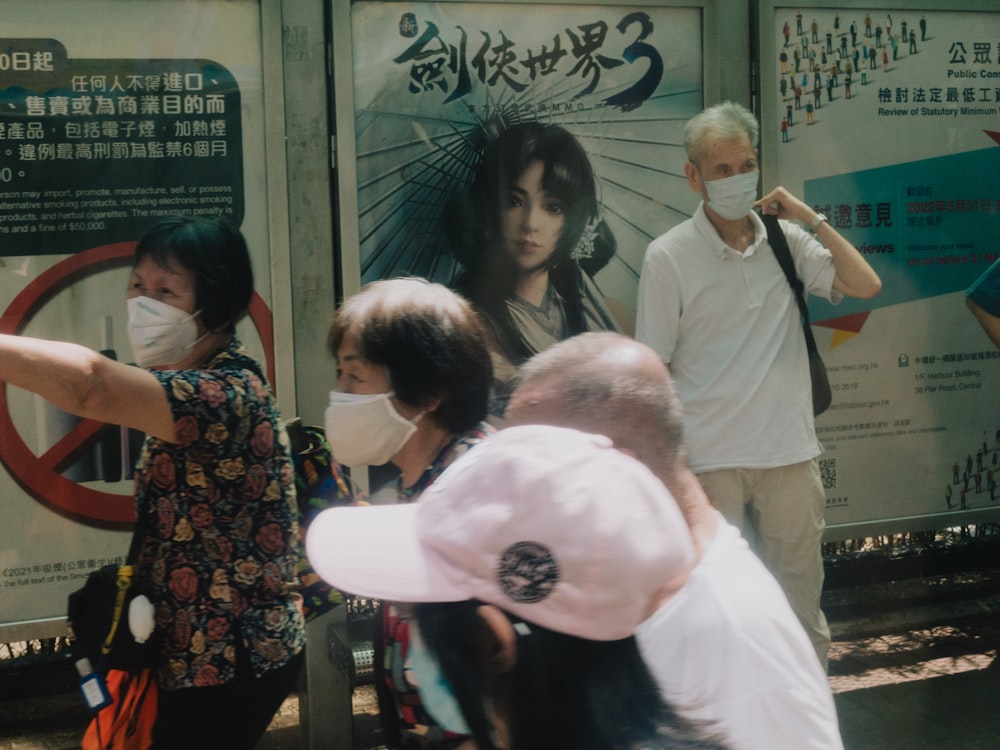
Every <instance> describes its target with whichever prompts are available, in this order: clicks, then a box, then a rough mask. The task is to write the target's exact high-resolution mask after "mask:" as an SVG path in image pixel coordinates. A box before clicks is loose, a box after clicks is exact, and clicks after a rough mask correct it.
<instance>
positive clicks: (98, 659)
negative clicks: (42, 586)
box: [67, 512, 156, 674]
mask: <svg viewBox="0 0 1000 750" xmlns="http://www.w3.org/2000/svg"><path fill="white" fill-rule="evenodd" d="M146 515H147V513H145V512H141V513H139V517H138V518H137V519H136V524H135V529H134V530H133V532H132V542H131V544H130V545H129V551H128V557H127V558H126V560H125V564H124V565H114V564H112V565H105V566H104V567H102V568H98V569H97V570H95V571H93V572H92V573H90V575H88V576H87V581H86V583H85V584H84V585H83V588H80V589H77V590H76V591H74V592H73V593H72V594H70V595H69V599H68V601H67V620H68V621H69V625H70V628H71V629H72V631H73V640H72V641H71V643H70V650H71V652H72V654H73V659H74V661H76V660H79V659H81V658H83V657H86V658H87V659H89V660H90V663H91V665H92V666H93V668H94V670H95V671H97V672H98V673H99V674H106V673H107V671H108V670H109V669H120V670H124V671H127V672H138V671H140V670H142V669H144V668H146V667H149V666H152V665H153V663H154V660H155V658H156V652H155V647H154V646H153V644H152V642H151V641H152V640H153V639H152V638H150V640H148V641H146V642H144V643H138V642H136V640H135V639H134V638H133V637H132V633H131V632H130V630H129V625H128V608H129V604H130V603H131V601H132V599H134V598H135V596H136V595H137V594H138V593H139V592H138V585H137V578H138V562H139V547H140V546H141V544H142V537H143V535H144V533H145V531H144V530H145V527H146Z"/></svg>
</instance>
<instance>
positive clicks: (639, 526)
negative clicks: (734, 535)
mask: <svg viewBox="0 0 1000 750" xmlns="http://www.w3.org/2000/svg"><path fill="white" fill-rule="evenodd" d="M306 553H307V555H308V557H309V560H310V562H311V563H312V565H313V567H314V568H315V570H316V572H317V573H319V575H320V576H322V577H323V578H324V579H325V580H326V581H328V582H329V583H331V584H332V585H334V586H336V587H338V588H340V589H341V590H343V591H346V592H349V593H352V594H355V595H359V596H366V597H373V598H376V599H385V600H389V601H398V602H454V601H465V600H468V599H477V600H479V601H483V602H487V603H490V604H494V605H496V606H497V607H499V608H501V609H503V610H505V611H507V612H509V613H511V614H513V615H515V616H518V617H521V618H523V619H525V620H527V621H529V622H533V623H536V624H538V625H541V626H542V627H546V628H549V629H550V630H555V631H558V632H562V633H568V634H570V635H575V636H578V637H581V638H587V639H590V640H601V641H607V640H617V639H619V638H625V637H627V636H629V635H631V634H632V632H633V631H634V630H635V627H636V626H637V625H638V624H639V623H640V622H642V621H643V620H644V619H646V617H647V616H648V615H649V614H650V613H651V612H652V610H653V608H654V607H655V606H656V604H657V599H658V594H659V592H660V591H662V590H663V589H664V588H665V587H666V585H667V584H668V582H670V581H671V580H672V579H675V578H676V577H677V576H679V575H680V574H682V573H684V572H685V571H686V570H688V568H690V566H691V565H692V564H693V563H694V548H693V544H692V540H691V534H690V532H689V530H688V527H687V524H686V523H685V521H684V517H683V516H682V515H681V512H680V509H679V508H678V507H677V504H676V502H675V501H674V499H673V497H672V496H671V495H670V493H669V492H668V491H667V489H666V488H665V487H664V486H663V483H662V482H660V480H659V479H657V478H656V477H655V476H654V475H653V474H652V472H650V471H649V469H647V468H646V467H645V466H644V465H642V464H641V463H639V462H638V461H636V460H635V459H633V458H631V457H629V456H627V455H625V454H624V453H622V452H621V451H619V450H617V449H615V447H614V446H613V445H612V443H611V441H610V440H609V439H608V438H606V437H604V436H602V435H592V434H588V433H584V432H578V431H576V430H570V429H566V428H563V427H550V426H542V425H525V426H520V427H510V428H507V429H504V430H501V431H500V432H498V433H497V434H496V435H494V436H492V437H490V438H489V439H488V440H486V441H485V442H483V443H482V444H481V445H479V446H477V447H475V448H473V449H472V450H470V451H469V452H468V453H466V454H464V455H463V456H462V457H461V458H459V459H458V460H456V461H455V463H453V464H452V465H451V466H450V467H448V469H447V470H445V471H444V473H442V474H441V476H440V477H438V479H437V481H435V482H434V483H433V484H432V485H431V486H430V487H428V488H427V489H426V490H425V491H424V493H423V494H422V495H421V496H420V499H419V501H418V502H416V503H411V504H400V505H381V506H371V507H355V508H330V509H328V510H325V511H323V512H322V513H320V514H319V515H318V516H317V517H316V518H315V519H314V520H313V522H312V524H311V525H310V527H309V531H308V534H307V536H306Z"/></svg>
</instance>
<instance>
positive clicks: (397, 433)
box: [325, 391, 423, 466]
mask: <svg viewBox="0 0 1000 750" xmlns="http://www.w3.org/2000/svg"><path fill="white" fill-rule="evenodd" d="M392 395H393V392H392V391H389V392H388V393H376V394H374V395H370V396H358V395H355V394H352V393H341V392H340V391H331V392H330V405H329V406H328V407H327V408H326V415H325V417H326V419H325V428H326V439H327V440H328V441H329V443H330V450H331V452H332V453H333V458H334V460H336V461H337V462H338V463H342V464H345V465H346V466H362V465H370V466H381V465H382V464H384V463H388V461H389V459H391V458H392V457H393V456H394V455H396V454H397V453H398V452H399V451H400V449H402V447H403V446H404V445H406V441H407V440H409V439H410V438H411V437H412V436H413V433H414V432H416V431H417V422H419V421H420V418H421V417H422V416H423V414H422V413H421V414H418V415H417V416H416V417H414V418H413V419H412V420H409V419H407V418H406V417H404V416H403V415H402V414H400V413H399V412H398V411H396V407H395V406H393V405H392V401H391V397H392Z"/></svg>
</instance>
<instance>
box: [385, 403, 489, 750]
mask: <svg viewBox="0 0 1000 750" xmlns="http://www.w3.org/2000/svg"><path fill="white" fill-rule="evenodd" d="M493 432H494V429H493V427H491V426H490V425H488V424H486V423H485V422H482V423H480V424H479V425H478V426H476V427H474V428H472V429H471V430H468V431H467V432H464V433H462V434H460V435H457V436H455V437H454V438H453V439H452V440H451V441H450V442H449V443H448V444H447V445H445V446H444V448H442V449H441V451H440V452H439V453H438V455H437V457H436V458H435V459H434V461H433V462H431V465H430V466H428V467H427V468H426V469H425V470H424V473H423V474H421V476H420V479H418V480H417V481H416V482H415V483H414V484H413V485H411V486H410V487H406V488H403V487H402V484H400V487H399V490H398V496H399V502H401V503H413V502H417V500H418V499H419V497H420V494H421V493H422V492H423V491H424V490H425V489H427V488H428V487H429V486H430V485H431V484H432V483H433V482H434V480H436V479H437V478H438V477H439V476H440V475H441V473H442V472H443V471H444V470H445V469H446V468H448V466H449V465H451V464H452V463H453V462H454V461H455V459H457V458H458V457H459V456H461V455H462V454H464V453H465V452H466V451H469V450H471V449H472V448H474V447H475V446H477V445H479V444H480V443H481V442H483V440H485V439H486V438H487V437H488V436H489V435H490V434H492V433H493ZM410 611H411V607H410V606H409V605H400V604H394V603H392V602H383V603H382V606H381V607H380V614H379V617H378V618H377V620H376V623H377V624H376V633H375V688H376V693H377V694H378V700H379V710H380V711H381V713H382V725H383V727H384V729H385V732H386V735H387V739H388V744H389V745H391V746H393V747H397V746H398V747H404V748H409V747H420V748H452V747H455V746H457V745H458V744H461V742H463V741H464V740H465V739H467V738H465V737H462V736H460V735H456V734H452V733H451V732H447V731H445V730H444V729H442V728H441V727H440V726H438V725H437V723H436V722H435V721H434V718H433V717H432V716H431V715H430V714H428V713H427V710H426V709H425V708H424V707H423V703H422V702H421V700H420V694H419V693H418V692H417V688H416V687H415V686H414V685H412V684H411V683H410V681H409V680H408V679H407V678H406V672H407V664H406V658H407V654H408V651H409V646H410V630H409V620H410V616H409V613H410ZM392 717H395V718H396V721H395V722H394V721H393V719H392Z"/></svg>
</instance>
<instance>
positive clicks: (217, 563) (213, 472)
mask: <svg viewBox="0 0 1000 750" xmlns="http://www.w3.org/2000/svg"><path fill="white" fill-rule="evenodd" d="M152 372H153V374H154V375H155V376H156V377H157V378H158V379H159V381H160V382H161V383H162V384H163V387H164V389H165V390H166V394H167V399H168V401H169V402H170V408H171V410H172V411H173V414H174V419H175V422H176V425H177V437H178V442H177V443H169V442H166V441H164V440H160V439H159V438H154V437H147V438H146V442H145V444H144V446H143V450H142V454H141V456H140V457H139V462H138V465H137V470H136V502H137V510H138V512H140V513H145V514H147V515H146V517H147V525H146V532H145V538H144V540H143V543H142V547H141V553H140V573H139V575H140V580H141V586H142V590H143V592H144V593H145V594H146V595H147V596H148V597H149V599H150V601H152V603H153V605H154V606H155V608H156V629H157V636H158V637H159V648H160V659H159V675H158V676H159V685H160V687H161V688H162V689H165V690H176V689H179V688H187V687H205V686H210V685H220V684H224V683H226V682H229V681H231V680H232V679H233V678H234V676H235V670H236V643H237V639H239V641H241V642H242V644H244V646H245V648H246V650H247V652H248V653H249V657H250V663H251V665H252V667H253V670H254V673H255V674H256V675H257V676H258V677H259V676H260V675H262V674H264V673H265V672H267V671H268V670H271V669H275V668H277V667H280V666H283V665H284V664H286V663H287V662H288V661H289V660H290V659H291V658H292V657H293V656H295V655H296V654H297V653H298V652H299V651H301V650H302V647H303V645H304V643H305V628H304V624H303V620H302V616H301V614H300V612H299V610H298V608H297V607H296V606H295V600H294V597H293V594H292V590H291V589H292V587H291V584H292V582H293V581H294V576H295V565H296V561H297V557H298V556H297V553H296V535H297V508H296V502H295V484H294V481H295V480H294V477H293V472H292V464H291V461H290V459H289V450H288V441H287V438H286V436H285V433H284V430H283V429H282V428H281V427H280V425H279V415H278V410H277V407H276V405H275V403H274V399H273V397H272V395H271V392H270V389H269V387H268V385H267V382H266V380H265V379H264V376H263V374H262V373H261V370H260V366H259V365H258V364H257V363H256V362H255V361H254V360H253V359H251V358H250V357H249V355H248V354H247V352H246V350H245V349H244V347H243V345H242V344H241V343H240V342H239V341H238V340H237V339H235V338H233V339H232V340H231V341H230V342H229V343H228V344H227V345H226V346H225V347H224V348H222V349H220V350H219V352H218V353H217V354H215V355H214V356H213V358H212V359H211V361H210V362H209V363H208V364H207V365H205V367H204V368H203V369H198V370H171V371H152Z"/></svg>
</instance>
